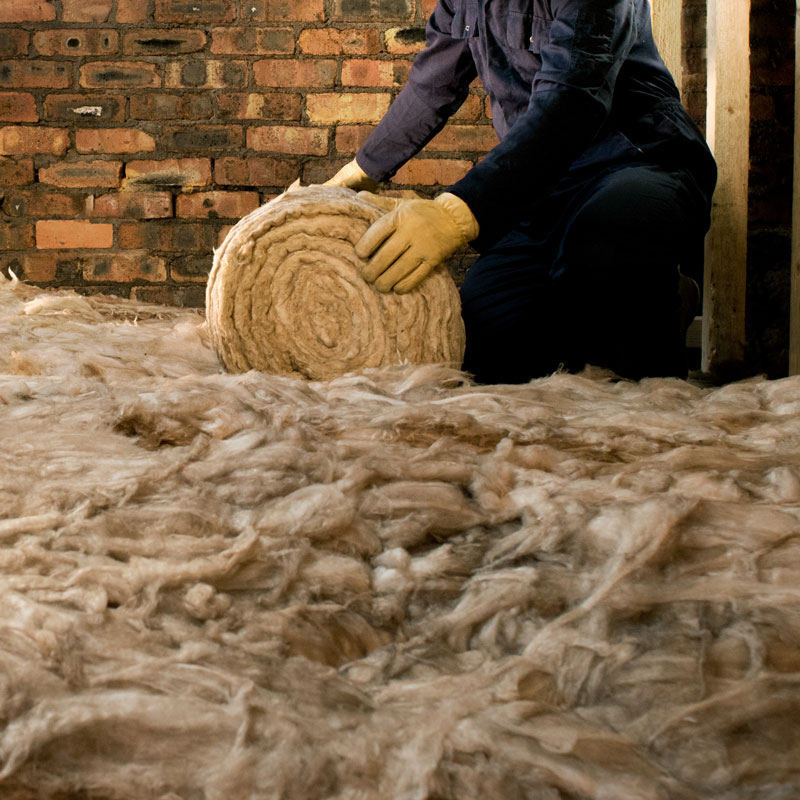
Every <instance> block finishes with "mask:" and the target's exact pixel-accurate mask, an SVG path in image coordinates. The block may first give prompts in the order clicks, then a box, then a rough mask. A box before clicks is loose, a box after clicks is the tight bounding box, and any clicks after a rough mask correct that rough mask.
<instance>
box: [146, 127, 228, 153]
mask: <svg viewBox="0 0 800 800" xmlns="http://www.w3.org/2000/svg"><path fill="white" fill-rule="evenodd" d="M162 141H163V146H164V149H165V150H166V152H168V153H173V152H175V153H198V152H200V153H217V152H220V151H222V152H230V151H231V150H238V149H239V148H240V147H241V146H242V143H243V134H242V128H241V126H240V125H182V126H180V127H178V126H175V127H165V128H163V129H162Z"/></svg>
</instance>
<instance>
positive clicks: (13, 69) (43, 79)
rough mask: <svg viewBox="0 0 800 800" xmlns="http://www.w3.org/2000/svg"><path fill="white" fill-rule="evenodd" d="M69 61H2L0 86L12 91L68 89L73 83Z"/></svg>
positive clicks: (0, 65) (0, 64) (0, 62)
mask: <svg viewBox="0 0 800 800" xmlns="http://www.w3.org/2000/svg"><path fill="white" fill-rule="evenodd" d="M71 66H72V65H71V64H70V63H69V62H67V61H40V60H34V59H28V60H26V61H0V86H9V87H11V88H12V89H37V88H38V89H66V88H67V87H68V86H69V85H70V83H71V72H72V70H71Z"/></svg>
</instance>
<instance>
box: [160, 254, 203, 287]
mask: <svg viewBox="0 0 800 800" xmlns="http://www.w3.org/2000/svg"><path fill="white" fill-rule="evenodd" d="M212 264H213V256H212V254H211V253H209V254H207V255H202V256H183V257H182V258H175V259H173V260H172V261H171V262H170V265H169V276H170V278H172V280H174V281H180V282H182V283H189V282H194V283H205V282H206V281H207V280H208V273H209V272H211V265H212Z"/></svg>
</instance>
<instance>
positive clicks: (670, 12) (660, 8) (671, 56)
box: [650, 0, 683, 91]
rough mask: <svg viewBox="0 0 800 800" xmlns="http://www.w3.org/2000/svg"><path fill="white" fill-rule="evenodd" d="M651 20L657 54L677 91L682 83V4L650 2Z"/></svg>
mask: <svg viewBox="0 0 800 800" xmlns="http://www.w3.org/2000/svg"><path fill="white" fill-rule="evenodd" d="M650 11H651V15H652V19H653V38H654V39H655V40H656V45H658V52H659V53H661V58H663V59H664V63H665V64H666V65H667V69H668V70H669V71H670V72H671V73H672V77H673V78H674V79H675V83H676V84H677V85H678V91H681V88H682V87H681V84H682V82H683V65H682V57H683V47H682V44H683V36H682V35H681V30H682V19H683V2H682V0H651V9H650Z"/></svg>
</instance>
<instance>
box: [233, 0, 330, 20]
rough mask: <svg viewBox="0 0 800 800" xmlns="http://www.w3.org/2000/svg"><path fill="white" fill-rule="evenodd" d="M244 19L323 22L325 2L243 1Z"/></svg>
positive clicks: (305, 0)
mask: <svg viewBox="0 0 800 800" xmlns="http://www.w3.org/2000/svg"><path fill="white" fill-rule="evenodd" d="M243 10H244V18H245V19H251V20H257V21H259V22H284V23H285V22H286V21H287V20H291V21H292V22H323V21H324V20H325V0H245V2H244V3H243Z"/></svg>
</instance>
